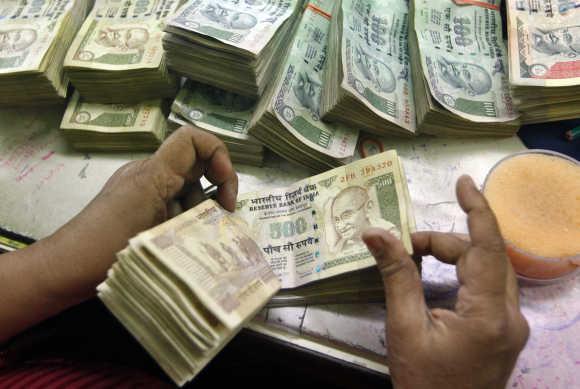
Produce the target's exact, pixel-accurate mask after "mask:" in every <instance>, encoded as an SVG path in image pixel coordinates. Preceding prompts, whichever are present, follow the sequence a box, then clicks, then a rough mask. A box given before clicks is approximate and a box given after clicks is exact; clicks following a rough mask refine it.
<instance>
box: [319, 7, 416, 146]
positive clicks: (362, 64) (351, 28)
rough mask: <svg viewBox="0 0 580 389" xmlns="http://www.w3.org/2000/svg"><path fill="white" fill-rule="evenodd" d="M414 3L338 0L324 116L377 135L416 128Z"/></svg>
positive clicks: (327, 75) (401, 133)
mask: <svg viewBox="0 0 580 389" xmlns="http://www.w3.org/2000/svg"><path fill="white" fill-rule="evenodd" d="M408 14H409V6H408V2H407V1H405V0H364V1H362V2H361V1H360V0H342V1H336V3H335V8H334V10H333V15H336V17H333V18H332V20H331V27H330V35H329V43H328V64H327V67H326V72H325V77H324V91H323V93H322V117H323V119H324V120H328V121H338V122H342V123H345V124H347V125H349V126H351V127H354V128H361V129H364V130H365V131H367V132H371V133H374V134H377V135H387V134H399V135H413V134H414V133H415V104H414V102H413V90H412V85H411V72H410V65H409V51H408V46H407V37H408V35H409V30H408V29H409V20H408V19H409V17H408V16H409V15H408Z"/></svg>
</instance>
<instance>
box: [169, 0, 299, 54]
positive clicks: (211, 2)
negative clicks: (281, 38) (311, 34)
mask: <svg viewBox="0 0 580 389" xmlns="http://www.w3.org/2000/svg"><path fill="white" fill-rule="evenodd" d="M301 3H302V1H301V0H242V1H240V0H222V1H218V0H190V1H188V2H187V3H186V4H184V5H183V6H182V7H181V8H180V9H179V10H178V11H177V12H176V14H175V16H174V17H173V18H171V20H170V21H169V23H168V25H167V27H168V31H171V32H175V30H176V29H181V30H185V31H191V32H194V33H198V34H201V35H204V36H207V37H209V38H214V39H217V40H219V41H221V42H224V43H227V44H229V45H232V46H235V47H237V48H240V49H243V50H246V51H248V52H249V53H251V54H253V55H254V56H256V55H258V54H259V53H260V52H261V51H262V49H263V48H264V47H266V45H267V44H268V42H270V40H271V39H272V38H273V37H274V34H275V33H276V31H277V30H278V28H279V27H280V26H281V25H282V24H283V23H284V22H285V21H286V20H287V19H288V18H289V17H290V16H291V15H292V14H293V13H294V12H295V11H296V9H297V8H298V7H299V6H300V5H301Z"/></svg>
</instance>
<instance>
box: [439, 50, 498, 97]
mask: <svg viewBox="0 0 580 389" xmlns="http://www.w3.org/2000/svg"><path fill="white" fill-rule="evenodd" d="M437 65H438V69H439V73H440V75H441V79H442V80H443V81H445V82H446V83H447V84H448V85H450V86H452V87H453V88H457V89H462V90H463V91H464V92H466V93H467V94H468V95H470V96H477V95H482V94H485V93H487V92H489V90H490V89H491V86H492V79H491V76H490V75H489V72H488V71H487V70H485V69H484V68H482V67H481V66H479V65H476V64H473V63H469V62H459V61H457V62H454V61H449V60H447V59H445V58H439V59H438V61H437Z"/></svg>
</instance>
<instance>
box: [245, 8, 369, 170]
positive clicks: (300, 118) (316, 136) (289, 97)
mask: <svg viewBox="0 0 580 389" xmlns="http://www.w3.org/2000/svg"><path fill="white" fill-rule="evenodd" d="M332 4H333V0H316V1H310V2H309V3H308V4H307V7H306V9H305V10H304V12H303V14H302V17H301V19H300V22H299V24H298V30H297V32H296V35H295V36H294V40H293V42H292V44H291V46H290V51H289V53H288V55H287V57H286V59H285V61H284V64H283V66H282V68H281V71H280V72H279V74H278V75H277V79H276V81H275V82H272V83H271V84H270V86H269V87H268V89H267V90H266V92H265V93H264V96H263V97H262V98H261V99H260V100H259V102H258V105H257V107H256V112H255V113H254V117H253V118H252V124H251V125H250V134H251V135H253V136H255V137H256V138H257V139H258V140H259V141H260V142H262V143H263V144H264V145H265V146H266V147H268V148H269V149H271V150H272V151H274V152H276V153H277V154H279V155H281V156H282V157H284V158H285V159H287V160H289V161H292V162H295V163H297V164H299V165H302V166H305V167H307V168H309V169H311V170H314V171H325V170H327V169H328V168H332V167H336V166H340V165H343V164H344V163H345V160H348V158H350V157H352V155H353V154H354V149H355V146H356V142H357V139H358V130H353V129H351V128H349V127H345V126H344V125H342V124H338V123H336V124H335V123H333V124H327V123H323V122H322V121H321V120H320V98H321V92H322V76H323V73H324V64H325V62H326V52H327V41H328V31H329V29H330V20H331V14H330V13H331V11H332Z"/></svg>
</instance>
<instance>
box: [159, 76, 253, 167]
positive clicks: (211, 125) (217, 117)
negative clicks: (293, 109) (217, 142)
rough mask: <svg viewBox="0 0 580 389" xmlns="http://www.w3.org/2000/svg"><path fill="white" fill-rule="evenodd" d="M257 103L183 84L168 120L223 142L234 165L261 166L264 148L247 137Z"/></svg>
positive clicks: (251, 137) (225, 92) (198, 84)
mask: <svg viewBox="0 0 580 389" xmlns="http://www.w3.org/2000/svg"><path fill="white" fill-rule="evenodd" d="M255 105H256V100H255V99H252V98H249V97H246V96H242V95H238V94H235V93H232V92H227V91H225V90H223V89H218V88H214V87H211V86H208V85H205V84H200V83H198V82H195V81H190V80H188V81H186V82H185V83H184V85H183V86H182V88H181V90H180V91H179V93H178V94H177V97H176V98H175V101H174V102H173V105H172V106H171V114H170V115H169V120H170V121H171V122H173V123H175V124H176V125H180V126H181V125H187V124H194V125H196V126H197V127H199V128H202V129H204V130H206V131H208V132H211V133H212V134H214V135H216V136H217V137H218V138H220V139H221V140H223V141H224V143H225V144H226V146H227V147H228V151H229V153H230V157H231V159H232V161H233V162H234V163H243V164H246V165H254V166H261V165H262V163H263V162H264V146H262V144H261V143H260V142H258V141H257V140H256V139H255V138H254V137H253V136H251V135H248V127H249V124H250V119H251V117H252V113H253V111H254V108H255Z"/></svg>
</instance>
